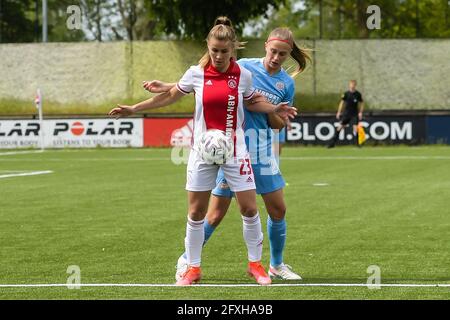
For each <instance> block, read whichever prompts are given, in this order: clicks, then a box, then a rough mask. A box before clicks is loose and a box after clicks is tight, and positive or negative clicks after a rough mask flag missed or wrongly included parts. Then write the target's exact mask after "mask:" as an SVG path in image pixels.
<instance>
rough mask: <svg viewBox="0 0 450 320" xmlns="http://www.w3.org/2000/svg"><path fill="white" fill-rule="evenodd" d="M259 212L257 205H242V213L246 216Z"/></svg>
mask: <svg viewBox="0 0 450 320" xmlns="http://www.w3.org/2000/svg"><path fill="white" fill-rule="evenodd" d="M256 213H258V208H257V207H256V204H255V205H246V206H243V207H241V214H242V215H243V216H244V217H253V216H255V215H256Z"/></svg>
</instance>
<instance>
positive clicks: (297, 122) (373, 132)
mask: <svg viewBox="0 0 450 320" xmlns="http://www.w3.org/2000/svg"><path fill="white" fill-rule="evenodd" d="M291 124H292V129H291V130H289V131H288V132H287V137H286V138H287V142H290V143H299V144H304V145H308V144H311V145H325V144H328V143H329V142H330V141H331V139H332V138H333V137H334V134H335V132H336V128H337V127H338V126H339V122H338V121H337V120H336V118H334V117H318V116H302V117H297V118H295V119H294V120H293V121H292V123H291ZM361 124H362V126H363V127H364V131H365V133H366V139H367V140H366V143H370V144H377V143H384V144H386V143H388V144H421V143H425V142H426V121H425V116H398V117H395V116H390V117H386V116H384V117H383V116H372V117H367V118H365V119H363V120H362V121H361ZM354 139H355V138H354V135H353V128H352V126H348V127H347V128H345V130H341V132H340V133H339V140H338V144H354V143H355V142H356V140H354Z"/></svg>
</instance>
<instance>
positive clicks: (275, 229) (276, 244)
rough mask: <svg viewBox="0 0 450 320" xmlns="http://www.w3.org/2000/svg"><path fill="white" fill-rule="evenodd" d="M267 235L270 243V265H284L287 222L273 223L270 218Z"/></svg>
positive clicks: (268, 219)
mask: <svg viewBox="0 0 450 320" xmlns="http://www.w3.org/2000/svg"><path fill="white" fill-rule="evenodd" d="M267 233H268V235H269V242H270V265H271V266H273V267H277V266H279V265H280V264H281V263H283V251H284V244H285V243H286V220H285V219H283V220H279V221H273V220H272V219H270V217H268V218H267Z"/></svg>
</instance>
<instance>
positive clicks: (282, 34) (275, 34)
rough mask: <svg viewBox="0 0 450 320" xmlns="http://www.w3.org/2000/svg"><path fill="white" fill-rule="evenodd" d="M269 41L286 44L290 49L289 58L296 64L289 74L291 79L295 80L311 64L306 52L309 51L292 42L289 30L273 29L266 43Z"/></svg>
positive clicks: (292, 37)
mask: <svg viewBox="0 0 450 320" xmlns="http://www.w3.org/2000/svg"><path fill="white" fill-rule="evenodd" d="M271 40H280V41H283V42H286V43H288V44H289V45H290V46H291V48H292V51H291V57H292V58H293V59H294V60H295V61H296V62H297V64H298V66H297V68H296V70H295V71H294V72H292V73H291V74H290V76H291V77H292V78H295V77H296V76H297V75H298V74H299V73H301V72H303V71H305V68H306V66H307V64H308V61H309V63H311V62H312V60H311V56H310V55H309V53H308V52H307V51H310V50H308V49H304V48H300V47H299V46H298V45H297V44H296V43H295V41H294V36H293V34H292V31H291V30H289V28H275V29H273V30H272V32H271V33H270V34H269V37H268V38H267V42H269V41H271Z"/></svg>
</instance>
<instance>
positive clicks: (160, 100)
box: [108, 87, 184, 119]
mask: <svg viewBox="0 0 450 320" xmlns="http://www.w3.org/2000/svg"><path fill="white" fill-rule="evenodd" d="M182 96H184V93H181V92H180V91H178V89H177V88H176V87H173V88H172V89H170V91H168V92H165V93H161V94H159V95H157V96H155V97H153V98H150V99H148V100H145V101H142V102H139V103H137V104H135V105H133V106H127V105H120V104H118V105H117V107H116V108H113V109H112V110H111V111H110V112H109V113H108V115H109V116H115V117H116V119H118V118H120V117H128V116H130V115H132V114H134V113H136V112H139V111H143V110H149V109H156V108H161V107H165V106H168V105H170V104H172V103H174V102H175V101H177V100H178V99H180V98H181V97H182Z"/></svg>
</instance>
